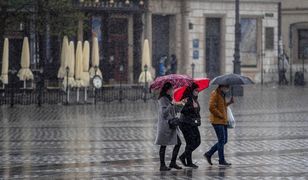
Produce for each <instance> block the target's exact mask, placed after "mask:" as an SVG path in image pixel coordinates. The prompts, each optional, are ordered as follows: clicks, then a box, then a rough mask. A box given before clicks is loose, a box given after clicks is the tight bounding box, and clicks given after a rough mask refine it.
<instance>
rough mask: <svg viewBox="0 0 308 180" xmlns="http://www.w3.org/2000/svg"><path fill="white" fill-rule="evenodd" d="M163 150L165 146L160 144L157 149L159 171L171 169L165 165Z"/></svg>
mask: <svg viewBox="0 0 308 180" xmlns="http://www.w3.org/2000/svg"><path fill="white" fill-rule="evenodd" d="M165 152H166V146H160V149H159V159H160V168H159V170H160V171H170V170H171V169H170V168H168V167H167V166H166V163H165Z"/></svg>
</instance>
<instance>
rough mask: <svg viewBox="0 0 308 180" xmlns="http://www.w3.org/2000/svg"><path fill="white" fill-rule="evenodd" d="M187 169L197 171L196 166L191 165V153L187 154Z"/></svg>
mask: <svg viewBox="0 0 308 180" xmlns="http://www.w3.org/2000/svg"><path fill="white" fill-rule="evenodd" d="M187 167H191V168H194V169H197V168H198V166H197V165H195V164H193V163H192V158H191V153H187Z"/></svg>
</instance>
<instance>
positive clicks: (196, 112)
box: [181, 98, 201, 124]
mask: <svg viewBox="0 0 308 180" xmlns="http://www.w3.org/2000/svg"><path fill="white" fill-rule="evenodd" d="M195 102H196V103H197V104H198V107H197V108H195V107H194V104H193V99H192V98H188V100H187V103H186V104H185V106H184V107H183V109H182V111H181V121H182V122H183V123H189V124H190V123H191V122H192V121H193V120H194V119H196V118H201V116H200V104H199V102H198V100H196V99H195Z"/></svg>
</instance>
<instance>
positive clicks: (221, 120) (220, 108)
mask: <svg viewBox="0 0 308 180" xmlns="http://www.w3.org/2000/svg"><path fill="white" fill-rule="evenodd" d="M209 110H210V112H211V114H210V121H211V123H212V124H221V125H227V121H228V118H227V103H226V100H225V98H224V97H223V96H222V94H221V91H220V90H219V89H216V90H214V91H213V92H212V93H211V97H210V102H209Z"/></svg>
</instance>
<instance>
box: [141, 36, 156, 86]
mask: <svg viewBox="0 0 308 180" xmlns="http://www.w3.org/2000/svg"><path fill="white" fill-rule="evenodd" d="M145 65H147V68H148V69H147V72H146V73H145V69H144V66H145ZM151 67H152V63H151V57H150V47H149V41H148V40H147V39H146V40H144V43H143V50H142V63H141V69H142V72H141V74H140V76H139V83H145V80H146V81H147V82H152V81H153V77H152V74H151V70H152V68H151Z"/></svg>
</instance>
